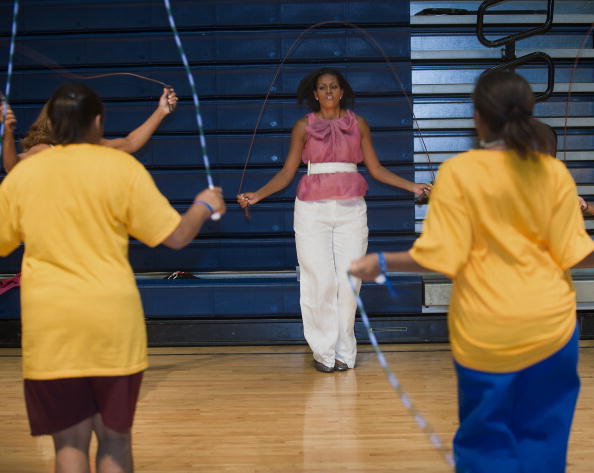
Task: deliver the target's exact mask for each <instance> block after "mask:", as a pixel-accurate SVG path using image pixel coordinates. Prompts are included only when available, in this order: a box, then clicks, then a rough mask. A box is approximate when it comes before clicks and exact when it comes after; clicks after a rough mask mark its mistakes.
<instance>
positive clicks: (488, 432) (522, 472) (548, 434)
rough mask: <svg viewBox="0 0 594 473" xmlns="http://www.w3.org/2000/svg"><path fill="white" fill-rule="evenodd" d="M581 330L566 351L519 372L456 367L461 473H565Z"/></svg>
mask: <svg viewBox="0 0 594 473" xmlns="http://www.w3.org/2000/svg"><path fill="white" fill-rule="evenodd" d="M578 340H579V330H578V329H577V328H576V330H575V333H574V334H573V337H572V338H571V340H570V341H569V342H568V343H567V345H565V347H563V348H562V349H561V350H559V351H558V352H556V353H555V354H553V355H551V356H550V357H548V358H547V359H545V360H543V361H541V362H539V363H536V364H535V365H532V366H530V367H528V368H525V369H523V370H520V371H516V372H513V373H486V372H483V371H477V370H472V369H469V368H465V367H463V366H460V365H459V364H458V363H455V366H456V371H457V375H458V410H459V418H460V427H459V428H458V431H457V432H456V436H455V437H454V456H455V458H456V472H457V473H503V472H504V473H534V472H538V473H562V472H564V471H565V463H566V457H567V442H568V440H569V431H570V429H571V422H572V419H573V412H574V410H575V404H576V401H577V397H578V392H579V389H580V380H579V377H578V374H577V363H578Z"/></svg>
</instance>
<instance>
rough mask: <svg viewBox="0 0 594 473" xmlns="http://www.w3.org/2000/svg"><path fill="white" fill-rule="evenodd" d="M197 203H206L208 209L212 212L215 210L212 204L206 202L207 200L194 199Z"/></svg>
mask: <svg viewBox="0 0 594 473" xmlns="http://www.w3.org/2000/svg"><path fill="white" fill-rule="evenodd" d="M194 203H195V204H201V205H204V206H205V207H206V208H207V209H208V211H209V212H210V213H211V214H212V213H213V212H214V209H213V208H212V205H210V204H209V203H208V202H206V201H205V200H200V199H196V200H194Z"/></svg>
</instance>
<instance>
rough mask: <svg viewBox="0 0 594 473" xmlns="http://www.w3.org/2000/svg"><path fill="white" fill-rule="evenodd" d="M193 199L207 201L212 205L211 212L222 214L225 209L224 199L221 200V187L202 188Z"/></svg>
mask: <svg viewBox="0 0 594 473" xmlns="http://www.w3.org/2000/svg"><path fill="white" fill-rule="evenodd" d="M194 200H203V201H204V202H207V203H208V204H209V205H210V206H211V207H212V213H219V214H221V215H223V214H224V213H225V212H226V210H227V209H226V208H225V201H224V200H223V189H221V188H220V187H214V188H212V189H210V188H209V189H204V190H203V191H202V192H200V194H198V195H197V196H196V198H195V199H194Z"/></svg>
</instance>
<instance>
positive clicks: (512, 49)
mask: <svg viewBox="0 0 594 473" xmlns="http://www.w3.org/2000/svg"><path fill="white" fill-rule="evenodd" d="M505 1H507V0H485V1H484V2H483V3H482V4H481V6H480V7H479V9H478V11H477V22H476V35H477V37H478V39H479V41H480V42H481V43H482V44H484V45H485V46H487V47H488V48H495V47H498V46H505V49H503V51H502V52H503V61H504V62H503V63H502V64H498V65H497V66H495V67H493V68H491V69H489V70H500V69H516V68H517V67H519V66H521V65H523V64H527V63H529V62H537V61H539V60H542V61H543V62H544V63H545V64H546V66H547V88H546V89H545V91H544V92H542V93H541V94H535V97H536V101H537V102H542V101H543V100H546V99H548V98H549V97H550V96H551V94H552V93H553V89H554V87H555V63H554V62H553V59H552V58H551V57H550V56H549V55H548V54H546V53H543V52H534V53H530V54H526V55H525V56H522V57H519V58H518V57H516V41H519V40H521V39H524V38H528V37H530V36H535V35H538V34H543V33H546V32H547V31H548V30H549V29H550V28H551V26H552V24H553V13H554V10H555V0H547V17H546V20H545V22H544V23H543V24H542V25H539V26H537V27H535V28H532V29H529V30H527V31H521V32H518V33H514V34H511V35H508V36H504V37H502V38H499V39H496V40H490V39H487V37H486V36H485V22H484V20H485V13H486V11H487V10H488V9H489V8H490V7H492V6H494V5H497V4H499V3H503V2H505Z"/></svg>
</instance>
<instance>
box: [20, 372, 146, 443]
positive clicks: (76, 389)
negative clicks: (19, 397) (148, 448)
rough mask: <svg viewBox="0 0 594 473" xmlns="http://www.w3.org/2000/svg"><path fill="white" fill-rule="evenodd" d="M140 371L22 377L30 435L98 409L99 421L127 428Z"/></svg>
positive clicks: (59, 426)
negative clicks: (39, 378) (58, 376)
mask: <svg viewBox="0 0 594 473" xmlns="http://www.w3.org/2000/svg"><path fill="white" fill-rule="evenodd" d="M142 373H143V372H142V371H141V372H139V373H135V374H131V375H128V376H96V377H89V378H62V379H51V380H33V379H25V383H24V388H25V403H26V404H27V414H28V416H29V425H30V427H31V435H51V434H55V433H57V432H60V431H62V430H64V429H67V428H69V427H72V426H73V425H76V424H78V423H79V422H82V421H83V420H85V419H87V418H89V417H92V416H94V415H95V414H97V413H101V417H102V419H103V424H104V425H105V426H107V427H108V428H110V429H111V430H115V431H116V432H122V433H124V432H128V431H129V430H130V428H131V427H132V422H133V420H134V411H135V410H136V402H137V401H138V393H139V391H140V383H141V382H142Z"/></svg>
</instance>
